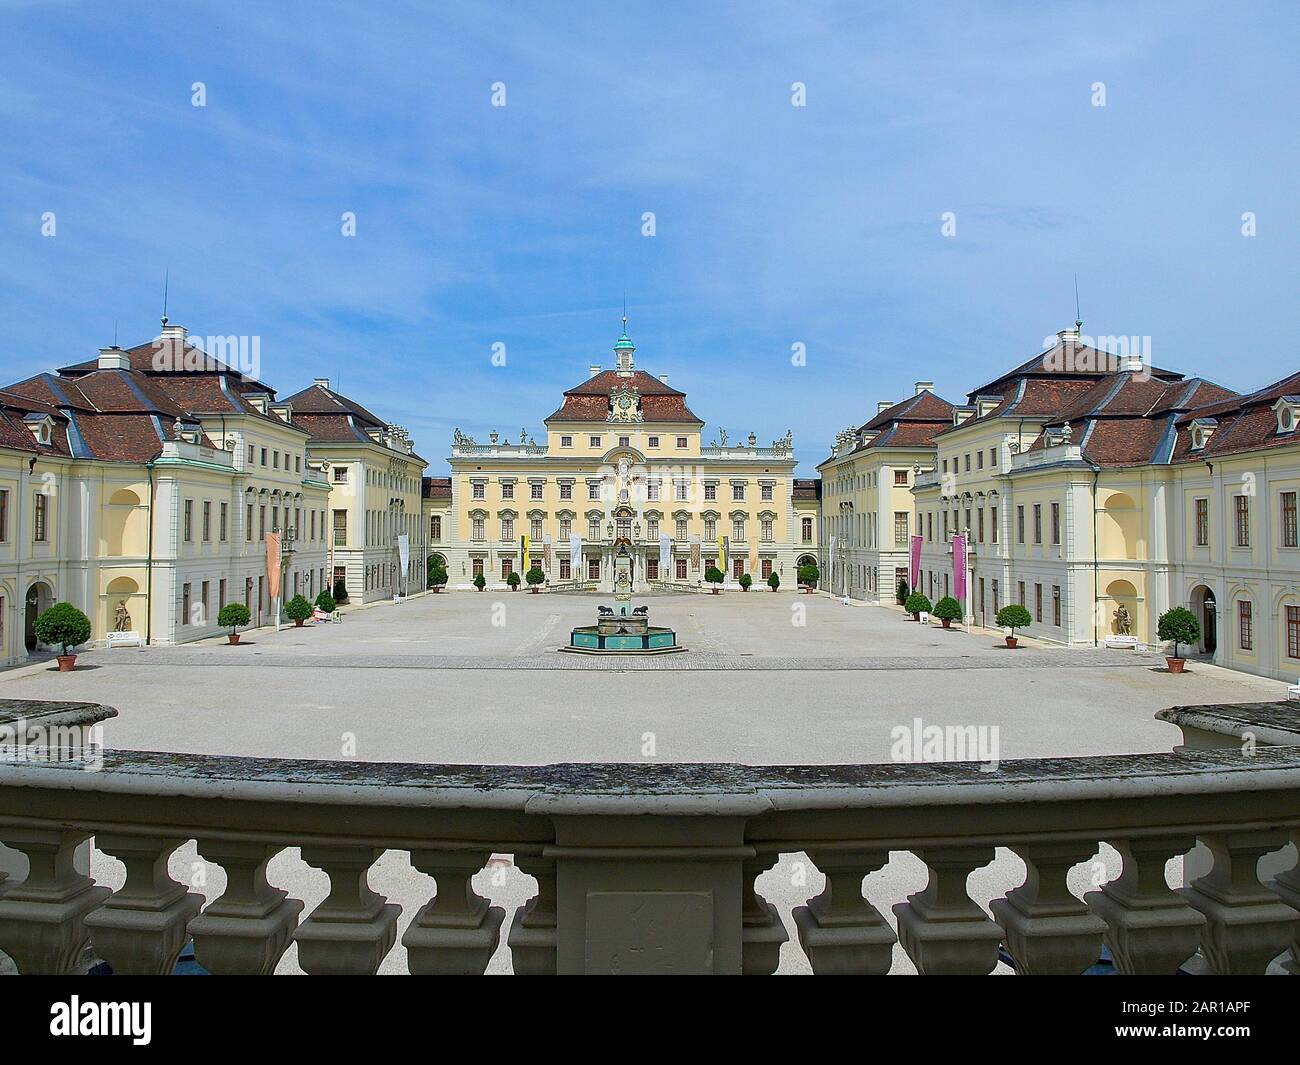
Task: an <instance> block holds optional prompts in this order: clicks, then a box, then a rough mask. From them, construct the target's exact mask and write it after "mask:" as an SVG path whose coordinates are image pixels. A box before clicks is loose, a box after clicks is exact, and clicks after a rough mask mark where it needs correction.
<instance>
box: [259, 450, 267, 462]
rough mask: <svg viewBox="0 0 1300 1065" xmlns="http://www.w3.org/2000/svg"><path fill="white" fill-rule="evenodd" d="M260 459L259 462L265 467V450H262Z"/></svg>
mask: <svg viewBox="0 0 1300 1065" xmlns="http://www.w3.org/2000/svg"><path fill="white" fill-rule="evenodd" d="M260 458H261V460H262V465H263V466H265V465H266V448H262V454H261V456H260Z"/></svg>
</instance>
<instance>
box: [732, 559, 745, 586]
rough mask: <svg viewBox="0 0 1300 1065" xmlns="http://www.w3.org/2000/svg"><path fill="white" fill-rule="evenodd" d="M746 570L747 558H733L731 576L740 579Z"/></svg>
mask: <svg viewBox="0 0 1300 1065" xmlns="http://www.w3.org/2000/svg"><path fill="white" fill-rule="evenodd" d="M744 572H745V560H744V559H743V558H733V559H732V560H731V577H732V579H733V580H737V581H738V580H740V575H741V574H742V573H744Z"/></svg>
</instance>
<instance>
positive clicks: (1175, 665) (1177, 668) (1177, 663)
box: [59, 658, 1187, 673]
mask: <svg viewBox="0 0 1300 1065" xmlns="http://www.w3.org/2000/svg"><path fill="white" fill-rule="evenodd" d="M62 661H63V659H61V658H60V659H59V662H60V663H62ZM1165 662H1166V663H1168V665H1169V672H1170V673H1181V672H1182V671H1183V666H1185V665H1186V664H1187V659H1185V658H1166V659H1165ZM60 668H62V666H60Z"/></svg>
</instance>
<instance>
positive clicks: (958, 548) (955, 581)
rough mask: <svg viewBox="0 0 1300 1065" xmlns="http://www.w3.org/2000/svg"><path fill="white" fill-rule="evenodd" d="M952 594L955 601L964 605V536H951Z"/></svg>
mask: <svg viewBox="0 0 1300 1065" xmlns="http://www.w3.org/2000/svg"><path fill="white" fill-rule="evenodd" d="M952 595H953V598H954V599H956V600H957V602H959V603H961V604H962V607H963V608H965V605H966V537H965V536H954V537H953V538H952Z"/></svg>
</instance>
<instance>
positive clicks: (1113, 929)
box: [0, 708, 1300, 974]
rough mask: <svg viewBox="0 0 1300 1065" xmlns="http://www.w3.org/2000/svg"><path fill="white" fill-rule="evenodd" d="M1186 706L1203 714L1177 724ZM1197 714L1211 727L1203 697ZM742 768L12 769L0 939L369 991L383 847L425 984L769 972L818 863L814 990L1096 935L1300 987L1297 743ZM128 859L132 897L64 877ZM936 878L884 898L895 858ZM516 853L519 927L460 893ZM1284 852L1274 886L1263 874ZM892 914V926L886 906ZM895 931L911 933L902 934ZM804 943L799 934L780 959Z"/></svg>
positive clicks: (1134, 961) (1035, 969) (259, 765)
mask: <svg viewBox="0 0 1300 1065" xmlns="http://www.w3.org/2000/svg"><path fill="white" fill-rule="evenodd" d="M1184 709H1185V710H1186V709H1190V708H1184ZM1198 709H1199V712H1200V714H1201V718H1200V719H1199V720H1201V723H1204V721H1203V719H1204V716H1205V715H1207V714H1212V713H1213V708H1198ZM983 768H984V767H981V766H979V765H976V764H971V763H948V764H921V765H860V766H796V767H775V766H765V767H749V766H741V765H710V764H698V765H696V764H672V765H664V764H637V765H551V766H539V767H528V766H427V765H406V764H392V763H355V762H315V761H289V760H270V759H266V760H263V759H250V758H233V757H216V756H200V755H182V754H157V753H138V752H121V751H119V752H107V753H105V754H103V756H102V763H101V764H100V766H99V768H98V770H97V771H94V772H89V771H86V770H85V769H83V768H81V767H80V765H79V764H78V763H77V762H75V761H66V762H57V761H54V762H45V763H42V762H33V763H29V764H4V765H0V842H3V843H4V844H6V845H7V846H8V847H11V848H14V849H15V850H17V851H21V852H22V853H23V854H25V855H26V857H27V859H28V863H29V866H30V869H29V872H28V875H27V876H26V878H25V879H24V880H22V881H18V880H17V878H16V877H15V878H11V881H10V882H9V883H3V884H0V949H3V950H4V951H5V952H6V953H8V954H9V955H10V956H11V957H12V958H13V959H14V961H15V962H16V964H17V966H18V968H19V970H20V971H21V972H24V973H55V972H68V971H71V970H73V969H74V968H75V967H76V966H77V965H78V964H79V960H80V959H82V958H83V956H84V950H85V946H86V943H87V940H88V939H89V941H90V943H91V944H92V946H93V951H94V953H95V954H96V955H97V956H99V957H102V958H103V959H105V960H107V961H108V962H109V963H110V964H111V966H112V967H113V969H114V971H116V972H120V973H166V972H170V971H171V970H172V968H173V967H174V965H175V962H176V959H177V957H178V955H179V953H180V951H181V949H182V947H183V946H184V944H185V943H186V941H187V939H189V938H192V939H193V942H194V947H195V953H196V956H197V958H198V960H199V962H200V963H201V964H202V965H203V966H205V967H206V968H207V969H208V970H210V971H212V972H214V973H268V972H271V971H273V970H274V969H275V967H276V965H277V963H278V962H279V960H280V959H281V957H282V956H283V954H284V953H285V951H286V949H287V948H288V947H289V946H290V944H291V943H296V944H297V952H298V962H299V964H300V965H301V967H302V969H303V970H305V971H306V972H308V973H312V974H319V973H373V972H375V971H376V970H377V968H378V967H379V965H380V963H381V961H382V960H383V958H384V957H385V956H386V955H387V954H388V953H389V952H390V951H391V950H392V948H393V947H394V945H395V942H396V939H397V928H398V916H399V910H400V907H398V906H397V905H395V904H393V903H391V902H389V901H388V899H387V898H386V897H385V896H384V895H382V894H379V893H378V892H377V891H376V890H375V889H374V888H373V887H372V886H371V883H370V880H369V878H368V873H369V872H370V870H371V866H372V865H374V863H375V862H376V860H377V859H378V858H379V857H380V855H381V854H383V853H384V852H385V851H388V850H397V851H404V852H407V853H409V855H410V859H411V864H412V865H413V866H414V868H415V869H417V870H419V871H420V872H423V873H427V874H429V875H430V876H432V877H433V878H434V880H435V881H436V885H437V891H436V894H434V895H433V896H432V897H431V898H430V899H429V900H428V901H427V902H426V903H425V904H424V905H423V906H422V907H420V908H419V910H418V912H417V913H416V914H415V916H414V918H413V919H412V920H411V921H410V923H409V925H408V926H407V928H406V931H405V933H404V935H403V936H402V943H403V946H404V947H405V949H406V956H407V961H408V968H409V970H410V971H411V972H413V973H464V974H469V973H481V972H483V971H484V969H485V967H486V966H487V964H488V960H489V958H490V957H491V956H492V954H493V952H494V951H495V950H496V948H497V946H498V943H499V941H500V939H501V938H502V936H505V938H506V940H507V943H508V947H509V950H510V953H511V962H512V965H513V969H514V971H515V972H516V973H522V974H541V973H555V972H562V973H579V972H589V973H596V972H601V973H607V972H642V971H649V972H683V973H684V972H714V973H741V972H743V973H751V974H766V973H771V972H773V971H775V969H776V967H777V962H778V957H779V953H780V950H781V948H782V944H783V943H785V942H786V941H787V940H788V938H789V937H788V934H787V932H786V928H785V924H784V922H783V920H782V917H781V914H780V912H778V910H777V909H776V907H775V906H773V905H772V904H771V903H770V902H768V901H767V900H766V899H765V898H763V897H762V895H761V894H760V893H759V892H758V891H757V890H756V889H755V886H754V885H755V880H756V878H757V877H758V876H759V875H760V874H762V873H763V872H764V871H765V870H767V869H770V868H771V867H772V866H773V865H775V864H776V862H777V861H778V859H779V858H780V857H781V856H782V855H785V854H792V853H802V854H806V855H807V856H808V857H809V858H810V859H811V861H812V862H813V863H815V865H816V866H817V867H818V868H819V869H820V870H821V871H822V873H824V874H825V878H826V886H825V889H824V890H822V891H821V893H820V894H818V895H816V897H814V898H812V899H810V900H808V901H807V903H806V904H805V905H802V906H798V907H797V908H795V909H794V911H793V924H794V927H795V929H796V931H797V938H798V943H799V946H800V947H801V948H802V951H803V953H804V955H805V956H806V958H807V960H808V962H809V964H810V966H811V968H812V970H813V971H814V972H817V973H884V972H887V971H889V969H890V966H891V959H892V958H893V953H894V943H895V940H896V939H897V940H898V942H899V943H900V944H901V947H902V949H903V950H904V951H905V952H906V954H907V956H908V958H910V960H911V962H912V963H913V964H914V965H915V968H916V969H917V970H918V971H919V972H921V973H923V974H930V973H965V974H982V973H988V972H991V971H992V970H993V969H994V968H995V966H996V964H997V961H998V958H999V950H1000V948H1005V950H1006V951H1007V953H1008V954H1009V955H1010V957H1011V958H1012V959H1014V963H1015V966H1016V968H1017V970H1018V971H1019V972H1022V973H1026V974H1040V973H1078V972H1081V971H1083V970H1084V969H1085V968H1087V967H1089V966H1090V965H1092V964H1094V963H1095V962H1096V961H1097V959H1098V956H1099V954H1100V951H1101V947H1102V944H1103V942H1104V943H1105V944H1106V945H1107V946H1108V947H1109V949H1110V952H1111V954H1112V956H1113V958H1114V962H1115V965H1116V967H1117V969H1118V970H1119V971H1120V972H1122V973H1144V974H1158V973H1173V972H1175V971H1176V970H1177V969H1178V968H1179V967H1180V965H1182V964H1184V963H1185V962H1186V961H1187V960H1188V959H1189V957H1191V956H1193V955H1198V957H1199V959H1200V962H1201V964H1202V965H1203V966H1204V967H1205V968H1208V969H1209V970H1210V971H1213V972H1216V973H1224V974H1239V973H1242V974H1244V973H1262V972H1264V971H1265V969H1266V968H1267V967H1269V965H1270V963H1273V962H1275V961H1276V960H1278V959H1279V958H1280V957H1281V956H1283V955H1286V953H1287V952H1288V951H1289V952H1290V957H1289V959H1287V960H1286V961H1285V965H1286V966H1287V967H1289V969H1290V971H1292V972H1295V971H1297V963H1298V962H1300V953H1298V948H1297V943H1296V936H1297V928H1298V927H1300V869H1297V864H1296V859H1295V853H1294V850H1293V849H1292V848H1294V845H1295V843H1296V833H1297V829H1298V827H1300V748H1295V747H1289V746H1276V747H1257V748H1254V749H1253V750H1252V751H1250V752H1248V753H1245V752H1242V751H1240V750H1236V749H1226V748H1225V749H1221V750H1191V749H1188V748H1184V749H1183V750H1181V751H1180V752H1177V753H1174V752H1170V753H1165V754H1154V755H1130V756H1116V757H1100V758H1073V759H1047V760H1028V761H1011V762H1003V763H1001V764H1000V766H998V767H997V768H996V770H995V771H992V772H985V771H983ZM92 837H93V841H94V846H95V847H96V848H97V849H98V850H99V851H102V852H104V853H106V854H108V855H111V856H114V857H116V858H117V859H120V860H121V862H122V863H123V864H124V865H125V868H126V878H125V883H124V885H123V886H122V887H121V888H119V889H118V890H116V891H112V890H110V889H109V888H108V887H105V886H101V885H97V884H95V883H94V882H93V881H92V880H91V878H90V877H89V876H87V874H86V870H85V869H84V868H81V867H79V863H78V862H77V861H75V860H74V855H75V853H76V852H77V850H78V848H79V847H84V845H85V844H86V843H87V842H88V841H89V840H90V839H91V838H92ZM191 840H193V841H196V842H197V850H198V853H199V854H200V855H202V857H203V859H205V860H206V861H208V862H212V863H216V864H217V865H219V866H221V867H222V868H223V869H224V871H225V874H226V880H227V884H226V889H225V891H224V893H223V894H221V895H220V896H219V897H216V898H215V899H213V900H212V901H210V902H207V904H206V905H204V899H203V897H202V896H201V895H199V894H198V893H196V892H193V891H190V890H189V889H188V888H187V887H186V886H184V885H182V884H180V883H178V882H176V881H175V880H173V879H172V877H171V875H170V874H169V871H168V859H169V857H170V856H171V855H172V854H173V852H175V851H176V850H177V848H178V847H180V846H181V845H182V844H185V843H188V841H191ZM1197 841H1200V843H1201V844H1202V845H1203V846H1204V848H1205V849H1206V851H1207V852H1208V853H1209V855H1210V856H1211V862H1210V863H1209V864H1208V868H1207V871H1206V872H1205V874H1204V875H1203V876H1201V877H1199V878H1198V879H1196V880H1195V881H1193V882H1192V883H1190V884H1189V885H1188V886H1186V887H1183V888H1181V889H1179V890H1174V889H1171V888H1170V887H1169V886H1168V885H1167V883H1166V879H1165V866H1166V863H1167V862H1168V861H1169V860H1170V859H1171V858H1174V857H1177V856H1179V855H1185V854H1187V853H1188V852H1189V851H1191V850H1192V848H1193V847H1194V846H1195V845H1196V843H1197ZM1103 842H1104V843H1108V844H1109V845H1110V846H1112V847H1113V848H1114V849H1115V850H1116V851H1117V852H1118V854H1119V855H1120V857H1121V859H1122V871H1121V872H1120V875H1119V876H1118V877H1117V878H1114V879H1111V880H1109V881H1108V882H1105V883H1104V884H1102V885H1101V886H1099V887H1098V888H1097V889H1096V890H1093V891H1091V892H1088V893H1087V894H1085V895H1084V896H1083V898H1079V897H1077V896H1076V895H1075V894H1074V893H1073V892H1071V890H1070V889H1069V887H1068V885H1067V880H1066V877H1067V873H1068V872H1069V871H1070V869H1071V868H1072V867H1073V866H1075V865H1077V864H1079V863H1081V862H1086V861H1088V860H1089V859H1091V858H1093V856H1094V855H1096V854H1097V852H1098V848H1099V845H1100V844H1101V843H1103ZM289 847H293V848H299V850H300V854H301V857H302V859H303V860H304V861H305V862H307V863H308V864H309V865H311V866H313V867H315V868H317V869H319V870H322V871H323V872H324V873H325V874H327V876H328V879H329V890H328V894H327V896H326V897H325V898H324V900H323V901H322V902H321V903H320V904H319V905H318V906H316V907H315V908H314V909H312V910H311V912H310V913H308V914H306V916H305V917H304V916H303V914H302V911H303V910H304V909H305V908H306V907H305V905H304V903H303V902H302V901H301V900H299V899H296V898H292V897H289V896H288V895H287V894H286V892H285V891H283V890H281V889H278V888H275V887H272V886H271V884H270V883H269V882H268V879H267V874H266V869H267V863H268V862H269V861H270V860H271V858H272V857H273V856H275V855H276V854H277V853H278V852H280V851H281V850H283V849H285V848H289ZM1000 847H1005V848H1009V849H1010V850H1011V851H1013V852H1014V853H1015V854H1016V855H1018V856H1019V857H1020V858H1021V859H1023V861H1024V863H1025V866H1026V868H1027V871H1028V873H1027V876H1026V877H1025V882H1024V883H1023V884H1022V885H1020V886H1019V887H1016V888H1014V889H1013V890H1011V891H1010V892H1008V893H1006V894H1005V896H1004V897H1001V898H995V899H994V900H993V901H992V903H991V905H990V907H989V912H986V911H985V909H984V908H983V907H982V906H980V905H978V904H977V903H976V902H975V901H974V900H973V899H972V898H971V895H970V893H969V891H968V878H969V877H970V874H971V873H972V872H974V871H975V870H978V869H980V868H981V867H983V866H985V865H987V864H988V863H990V862H991V861H992V860H993V859H994V854H995V848H1000ZM900 851H907V852H911V853H912V854H914V855H916V856H917V857H918V858H919V859H920V860H921V862H923V863H924V865H925V867H926V869H927V870H928V877H929V880H928V883H927V885H926V886H925V887H924V888H923V889H922V890H920V891H917V892H915V893H914V894H911V895H910V896H908V897H907V898H905V899H897V900H895V899H882V898H868V897H866V896H864V894H863V890H862V884H863V879H864V877H865V876H867V874H869V873H872V872H874V871H876V870H879V869H881V868H882V867H884V866H885V864H886V863H887V862H888V861H889V860H890V855H891V852H900ZM494 853H495V854H510V855H513V858H514V863H515V864H516V865H517V866H519V867H520V868H521V869H523V870H524V871H525V872H527V873H530V874H531V875H532V876H534V877H535V878H536V880H537V883H538V885H539V887H538V891H537V893H536V894H535V895H534V896H533V898H531V899H530V900H529V901H528V902H527V903H526V904H524V905H522V906H520V907H519V908H518V909H517V910H516V911H515V912H514V913H513V914H512V915H511V916H510V922H509V929H508V931H505V926H506V920H507V914H506V913H505V911H504V910H503V909H502V908H501V907H498V906H493V905H491V904H490V902H489V900H488V899H485V898H483V897H481V896H480V895H478V894H477V893H476V892H475V890H474V888H473V886H472V885H471V882H470V881H471V878H472V877H473V876H474V875H475V874H476V873H477V872H478V871H479V870H480V869H482V868H483V867H484V866H485V864H487V862H488V861H489V859H490V857H491V856H492V855H493V854H494ZM1266 856H1269V857H1270V859H1271V861H1272V862H1273V864H1274V865H1278V864H1279V862H1280V872H1278V874H1277V875H1276V876H1273V877H1267V878H1266V879H1265V880H1261V879H1260V877H1259V875H1258V874H1257V869H1259V868H1260V867H1261V866H1260V859H1261V858H1265V857H1266ZM885 906H890V907H891V908H892V912H893V915H894V917H895V921H894V922H892V923H891V922H890V921H888V920H887V919H886V918H885V916H884V914H883V913H882V907H885ZM895 926H896V928H897V931H895ZM788 949H793V944H791V946H790V948H788Z"/></svg>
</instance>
